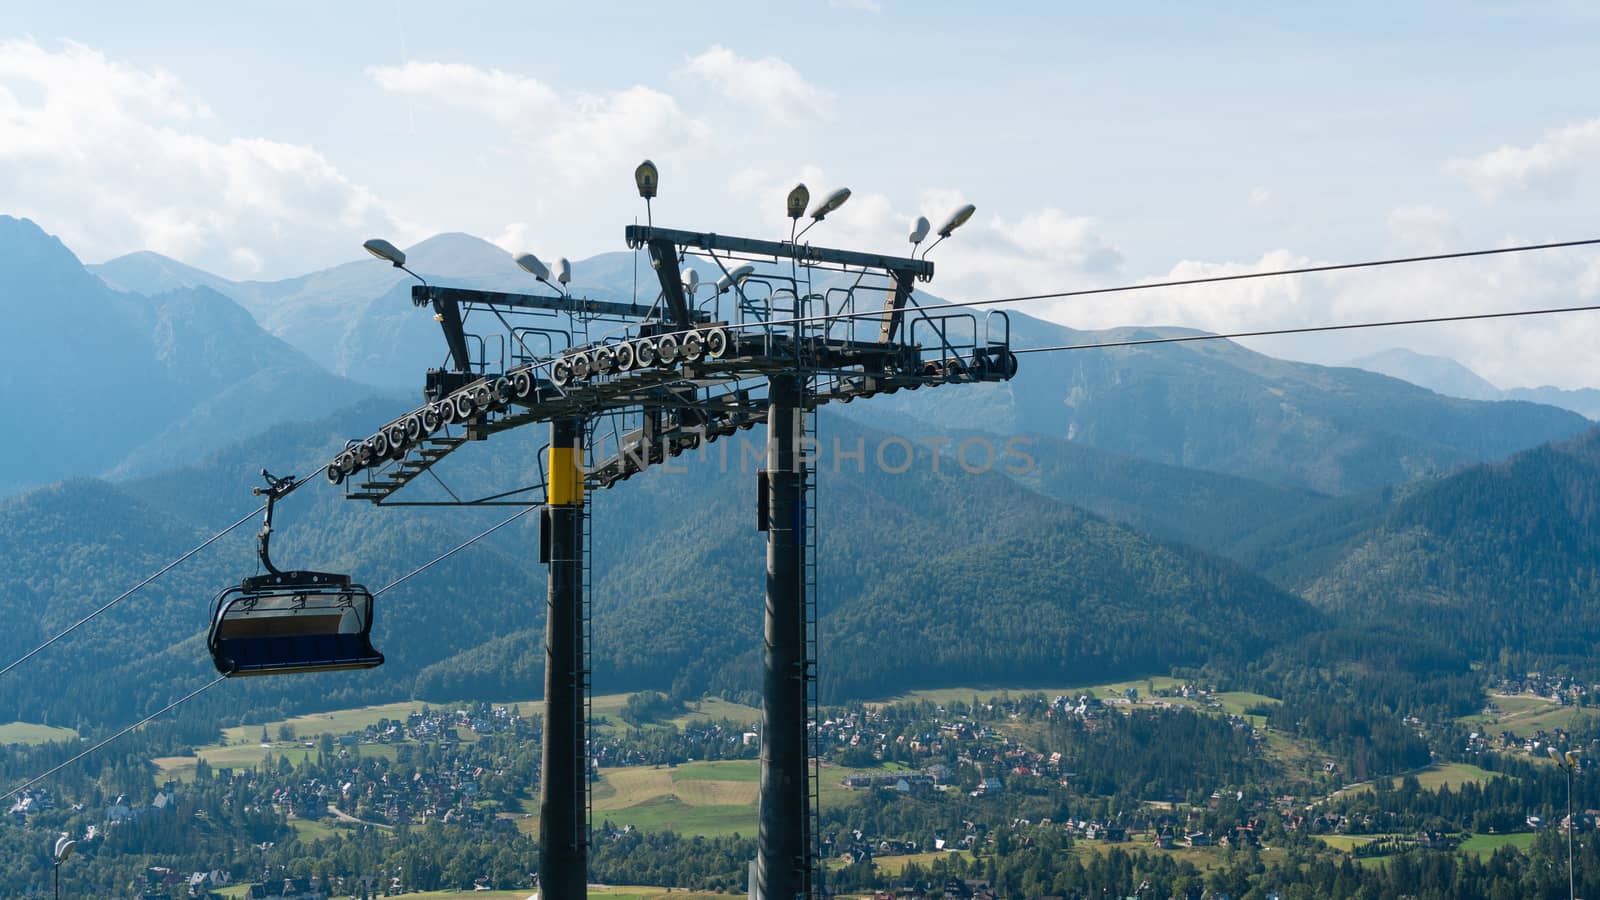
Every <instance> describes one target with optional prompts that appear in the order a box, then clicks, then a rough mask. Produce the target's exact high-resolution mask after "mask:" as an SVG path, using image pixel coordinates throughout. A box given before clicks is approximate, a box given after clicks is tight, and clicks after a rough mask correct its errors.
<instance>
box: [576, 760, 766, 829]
mask: <svg viewBox="0 0 1600 900" xmlns="http://www.w3.org/2000/svg"><path fill="white" fill-rule="evenodd" d="M760 777H761V767H760V763H758V762H756V761H755V760H727V761H718V762H700V763H689V764H688V765H683V766H678V767H675V768H645V767H642V766H634V767H628V768H622V769H605V770H602V771H601V778H602V781H601V783H600V784H599V785H596V788H604V790H596V791H595V800H594V814H595V818H596V819H600V820H608V821H610V822H611V823H612V824H614V825H618V826H621V825H632V826H633V827H634V828H637V829H639V830H640V831H676V832H678V833H680V834H686V835H696V834H703V835H707V836H720V835H729V834H735V833H738V834H743V835H754V834H755V826H756V796H757V793H758V791H759V789H760V783H759V780H760Z"/></svg>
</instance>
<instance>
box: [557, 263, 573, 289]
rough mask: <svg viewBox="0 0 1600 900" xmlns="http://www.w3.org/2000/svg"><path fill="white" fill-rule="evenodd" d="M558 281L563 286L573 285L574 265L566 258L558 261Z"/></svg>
mask: <svg viewBox="0 0 1600 900" xmlns="http://www.w3.org/2000/svg"><path fill="white" fill-rule="evenodd" d="M556 280H557V281H559V282H561V283H562V284H563V285H567V284H571V283H572V263H570V262H568V261H567V258H566V257H565V256H563V257H561V258H560V259H558V260H556Z"/></svg>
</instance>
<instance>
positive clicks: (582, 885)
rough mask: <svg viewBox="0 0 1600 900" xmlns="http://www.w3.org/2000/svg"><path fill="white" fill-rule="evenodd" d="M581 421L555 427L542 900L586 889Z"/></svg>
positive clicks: (547, 548) (547, 532)
mask: <svg viewBox="0 0 1600 900" xmlns="http://www.w3.org/2000/svg"><path fill="white" fill-rule="evenodd" d="M582 433H583V428H582V421H581V420H580V419H574V418H561V419H555V420H553V421H552V422H551V423H550V460H549V476H548V479H547V480H546V485H547V491H548V493H547V495H546V501H547V502H546V507H545V515H544V519H543V523H542V524H543V534H542V535H541V536H540V544H541V545H542V546H541V550H543V551H544V553H543V554H542V555H544V557H545V561H546V562H547V563H548V564H549V567H550V589H549V595H548V599H547V601H546V609H545V616H546V618H545V629H544V635H545V636H544V644H545V669H544V747H543V760H542V765H541V771H542V773H543V781H542V784H541V788H542V796H541V797H540V801H539V859H540V865H539V885H540V891H539V894H540V896H541V897H543V898H546V900H575V898H581V897H583V896H585V894H586V892H587V890H588V883H589V872H588V844H589V835H588V803H587V796H588V786H587V784H586V783H585V781H584V779H587V778H588V777H589V766H588V760H589V754H588V748H587V747H586V746H585V743H584V741H585V737H586V735H585V729H584V727H583V725H584V709H583V699H584V698H583V691H584V678H583V672H582V661H583V653H582V644H583V639H584V634H583V620H582V614H581V613H582V610H581V606H582V603H583V534H582V529H583V502H584V498H583V474H582V469H581V462H582V452H583V447H582V437H581V435H582Z"/></svg>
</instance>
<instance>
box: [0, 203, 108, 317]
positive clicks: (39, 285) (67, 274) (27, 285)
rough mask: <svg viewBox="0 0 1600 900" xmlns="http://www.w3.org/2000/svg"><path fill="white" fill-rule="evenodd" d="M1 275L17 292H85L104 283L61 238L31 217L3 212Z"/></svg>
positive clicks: (25, 294)
mask: <svg viewBox="0 0 1600 900" xmlns="http://www.w3.org/2000/svg"><path fill="white" fill-rule="evenodd" d="M0 277H3V278H4V279H5V282H6V285H7V286H8V287H10V288H14V289H16V292H17V293H16V296H17V297H18V298H22V297H25V296H28V295H29V294H37V293H45V292H62V293H64V294H70V295H81V294H84V293H88V292H91V291H93V290H94V289H95V288H98V287H100V285H99V284H98V283H96V282H95V281H94V279H93V278H92V277H90V276H89V275H88V273H86V272H84V270H83V265H82V263H80V262H78V257H77V256H76V255H75V254H74V253H73V252H72V251H71V250H68V249H67V245H66V244H63V243H62V242H61V239H60V238H58V237H56V236H55V235H53V234H50V233H48V232H46V231H45V230H44V229H43V228H40V227H39V226H38V225H37V224H36V223H34V222H33V220H31V219H18V218H14V217H12V216H4V215H0Z"/></svg>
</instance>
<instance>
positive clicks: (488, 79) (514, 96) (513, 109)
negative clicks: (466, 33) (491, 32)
mask: <svg viewBox="0 0 1600 900" xmlns="http://www.w3.org/2000/svg"><path fill="white" fill-rule="evenodd" d="M367 74H368V75H369V76H371V78H372V80H373V81H375V82H377V84H378V86H379V87H381V88H383V89H384V90H386V91H392V92H394V93H397V94H416V95H419V96H429V97H434V98H437V99H439V100H444V101H446V102H448V103H452V104H455V105H457V106H464V107H467V108H469V109H475V110H477V111H478V112H481V113H484V114H485V115H487V116H489V117H490V118H492V119H494V120H495V121H497V122H500V123H501V124H503V125H528V126H537V125H539V124H540V123H541V121H542V120H544V119H546V118H547V117H550V116H552V115H554V114H555V113H556V112H558V111H559V109H560V103H561V98H560V97H559V95H557V94H556V92H555V90H554V89H552V88H550V87H549V86H548V85H545V84H544V83H543V82H540V81H536V80H534V79H532V78H526V77H524V76H521V75H516V74H513V73H510V72H503V71H501V70H500V69H487V70H485V69H480V68H477V67H476V66H469V65H464V64H461V63H439V62H412V63H407V64H405V65H403V66H373V67H371V68H369V69H367Z"/></svg>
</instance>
